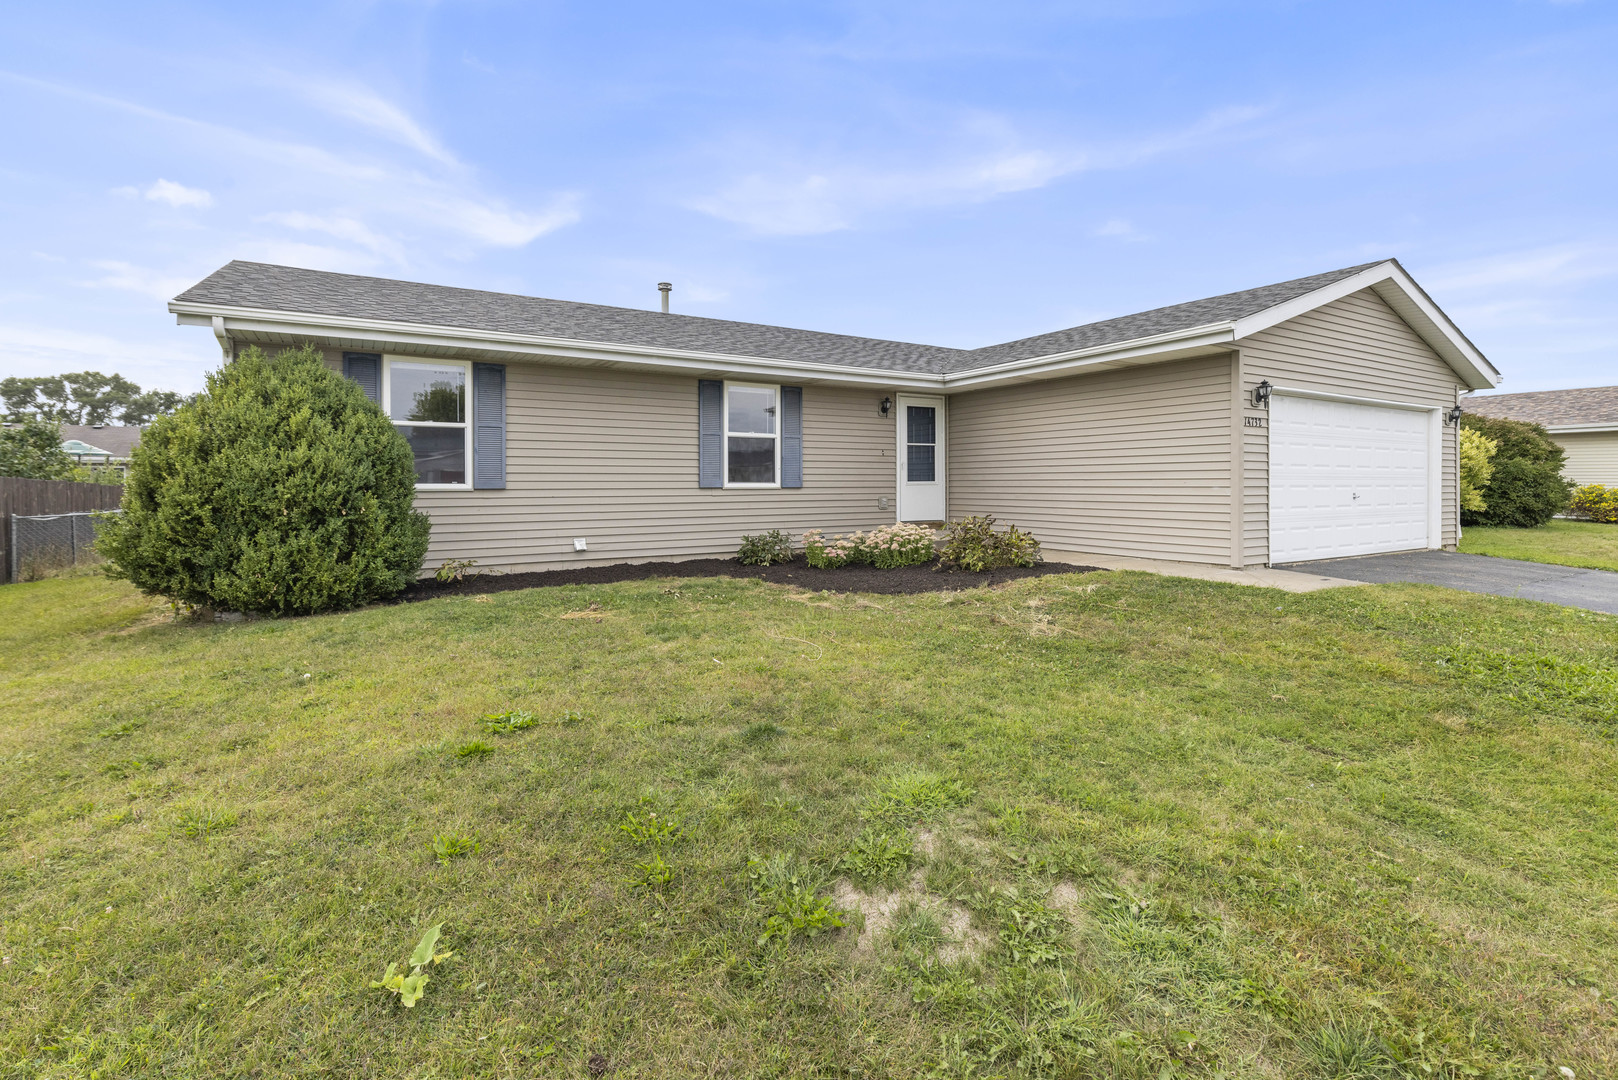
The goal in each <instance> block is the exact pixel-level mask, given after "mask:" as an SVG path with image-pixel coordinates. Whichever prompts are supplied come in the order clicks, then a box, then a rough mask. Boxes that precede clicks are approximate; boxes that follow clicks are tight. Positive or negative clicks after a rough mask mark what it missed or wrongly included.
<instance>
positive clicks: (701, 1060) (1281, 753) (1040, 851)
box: [0, 573, 1618, 1080]
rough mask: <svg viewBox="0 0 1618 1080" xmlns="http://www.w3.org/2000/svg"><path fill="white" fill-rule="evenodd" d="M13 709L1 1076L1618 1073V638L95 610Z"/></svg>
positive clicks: (1, 686) (1, 886)
mask: <svg viewBox="0 0 1618 1080" xmlns="http://www.w3.org/2000/svg"><path fill="white" fill-rule="evenodd" d="M0 700H3V701H4V703H5V708H4V710H3V713H0V762H3V763H4V770H3V772H0V814H3V815H4V816H3V817H0V919H3V924H0V953H3V965H0V1017H3V1018H4V1019H3V1023H0V1075H5V1076H17V1077H24V1076H26V1077H122V1076H143V1077H144V1076H173V1077H237V1076H265V1077H267V1076H316V1075H319V1076H341V1077H429V1076H431V1077H446V1078H447V1077H474V1076H475V1077H533V1076H558V1077H574V1076H578V1077H583V1076H586V1075H596V1074H598V1073H600V1072H603V1071H604V1072H605V1075H607V1076H609V1077H613V1078H617V1077H673V1076H715V1077H719V1076H725V1077H744V1076H745V1077H753V1076H811V1077H834V1076H836V1077H856V1076H857V1077H911V1076H924V1075H941V1076H961V1077H968V1076H970V1077H992V1076H1004V1077H1014V1076H1097V1077H1125V1078H1163V1077H1209V1078H1212V1077H1219V1076H1228V1077H1288V1078H1291V1077H1334V1076H1349V1075H1353V1076H1365V1077H1383V1076H1389V1077H1392V1076H1401V1075H1403V1076H1412V1077H1459V1076H1495V1077H1507V1076H1510V1077H1530V1076H1532V1077H1556V1076H1558V1075H1559V1074H1557V1072H1556V1070H1557V1069H1558V1068H1559V1067H1567V1068H1570V1069H1572V1070H1574V1071H1575V1073H1576V1074H1577V1076H1578V1077H1580V1078H1581V1080H1585V1078H1594V1077H1601V1076H1613V1075H1618V1016H1615V1012H1614V1007H1613V995H1614V994H1618V791H1615V781H1614V776H1615V775H1618V752H1615V746H1614V735H1615V732H1618V619H1615V618H1613V617H1611V616H1605V615H1599V614H1595V613H1591V612H1584V611H1577V610H1573V609H1565V608H1555V607H1550V606H1544V605H1538V604H1534V603H1531V602H1527V601H1517V600H1508V599H1502V598H1497V597H1491V596H1476V595H1472V594H1468V593H1459V592H1452V591H1449V590H1443V589H1437V588H1430V587H1422V586H1366V587H1360V588H1353V589H1339V590H1328V591H1324V592H1317V593H1312V594H1308V595H1303V596H1294V595H1287V594H1283V593H1279V592H1275V591H1271V590H1260V589H1251V588H1242V587H1238V586H1227V585H1219V584H1213V583H1207V582H1197V581H1188V580H1181V579H1173V578H1159V577H1151V576H1146V575H1132V574H1121V573H1114V574H1090V575H1061V576H1052V577H1045V578H1038V579H1030V580H1026V581H1021V582H1018V583H1015V584H1013V585H1010V586H1007V587H1003V588H999V589H995V590H978V591H974V592H970V593H965V594H958V595H950V594H930V595H920V596H903V597H891V596H884V597H862V596H857V595H851V596H837V595H821V594H807V593H801V592H794V591H790V590H788V589H786V588H783V587H780V586H774V585H768V584H765V583H761V582H757V581H744V580H732V579H686V580H678V581H674V580H662V581H643V582H630V583H624V584H619V585H610V586H579V587H566V588H555V589H543V590H531V591H525V592H510V593H501V594H496V595H493V596H478V597H471V598H466V599H445V600H435V601H430V602H425V603H419V604H411V605H401V606H393V607H376V608H370V609H366V610H361V611H355V612H351V613H348V614H341V615H333V616H328V617H322V618H310V619H296V620H284V621H267V622H256V623H241V624H206V625H194V624H186V623H175V622H173V621H172V620H171V619H170V618H169V617H168V615H167V614H166V611H165V609H163V608H161V607H160V606H154V605H153V604H152V603H150V602H149V601H146V600H144V599H142V598H140V597H138V596H136V595H135V594H133V593H132V592H130V591H129V590H128V589H127V588H126V587H124V586H122V585H120V584H115V583H111V582H107V581H104V580H101V579H98V578H75V579H63V580H55V581H45V582H39V583H33V584H26V585H15V586H7V587H5V588H4V589H0ZM490 714H496V715H499V714H514V715H504V716H503V718H501V719H496V720H490V721H486V720H485V719H484V718H485V717H486V716H488V715H490ZM524 714H530V715H531V718H532V720H533V721H534V722H533V723H530V722H529V716H525V715H524ZM474 744H480V745H481V747H483V748H482V749H478V750H476V751H475V752H473V751H470V750H468V749H467V748H468V747H471V746H473V745H474ZM839 923H842V924H843V925H841V926H839V925H838V924H839ZM438 924H442V937H441V939H440V940H439V942H438V950H439V951H440V952H442V951H444V950H450V951H453V953H454V955H453V956H452V957H450V958H449V959H447V960H445V961H443V962H442V963H441V964H439V965H437V966H430V965H429V966H430V970H429V971H428V972H427V973H428V975H429V978H430V981H429V983H428V985H427V986H426V987H425V992H424V994H423V996H422V998H421V1000H420V1001H419V1003H417V1004H415V1006H414V1007H413V1008H410V1009H405V1008H403V1007H402V1004H401V995H399V994H396V993H393V992H390V991H388V990H385V989H373V988H372V987H371V986H370V983H371V982H373V981H380V980H382V978H383V975H384V970H385V969H386V968H387V966H388V965H389V964H390V963H395V962H402V961H403V960H404V958H405V957H406V956H407V955H409V954H410V952H411V950H412V948H413V947H414V946H415V945H416V943H417V941H418V939H420V938H421V937H422V935H423V933H424V931H426V930H427V929H428V928H429V927H432V926H435V925H438ZM400 970H401V973H403V974H408V973H409V972H410V970H411V969H410V968H409V966H408V965H406V966H404V967H402V968H401V969H400Z"/></svg>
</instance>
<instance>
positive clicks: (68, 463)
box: [0, 416, 73, 480]
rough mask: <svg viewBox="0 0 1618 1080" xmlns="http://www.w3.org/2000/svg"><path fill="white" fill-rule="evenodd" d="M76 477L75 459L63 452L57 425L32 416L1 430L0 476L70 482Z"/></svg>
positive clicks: (59, 426) (59, 430)
mask: <svg viewBox="0 0 1618 1080" xmlns="http://www.w3.org/2000/svg"><path fill="white" fill-rule="evenodd" d="M72 474H73V459H72V458H70V457H68V456H67V452H66V451H64V450H63V449H62V429H61V425H59V424H57V422H56V421H54V420H40V419H37V418H36V417H32V416H29V417H24V418H23V419H22V420H20V421H18V422H17V423H14V424H9V425H7V426H6V427H3V428H0V476H26V477H30V478H32V479H34V480H66V479H68V478H69V477H70V476H72Z"/></svg>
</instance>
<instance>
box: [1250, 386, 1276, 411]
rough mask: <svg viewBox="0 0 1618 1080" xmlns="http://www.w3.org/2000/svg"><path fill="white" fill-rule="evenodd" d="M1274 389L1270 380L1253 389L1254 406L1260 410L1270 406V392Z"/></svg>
mask: <svg viewBox="0 0 1618 1080" xmlns="http://www.w3.org/2000/svg"><path fill="white" fill-rule="evenodd" d="M1273 389H1274V387H1272V386H1271V385H1270V380H1268V379H1265V380H1264V381H1263V382H1261V383H1259V384H1258V385H1257V386H1255V387H1253V404H1254V405H1255V406H1258V407H1260V408H1262V407H1265V406H1268V405H1269V403H1270V391H1271V390H1273Z"/></svg>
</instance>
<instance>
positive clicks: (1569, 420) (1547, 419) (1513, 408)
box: [1466, 386, 1618, 425]
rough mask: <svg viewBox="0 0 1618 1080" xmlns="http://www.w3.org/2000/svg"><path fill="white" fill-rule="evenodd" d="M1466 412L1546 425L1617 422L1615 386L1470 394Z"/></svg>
mask: <svg viewBox="0 0 1618 1080" xmlns="http://www.w3.org/2000/svg"><path fill="white" fill-rule="evenodd" d="M1466 411H1467V412H1474V413H1480V414H1482V415H1483V416H1499V417H1504V418H1506V419H1507V420H1531V421H1533V422H1534V423H1536V424H1546V425H1561V424H1614V425H1618V386H1582V387H1579V388H1578V389H1577V390H1537V391H1534V392H1532V393H1526V394H1490V395H1488V396H1487V397H1471V398H1467V399H1466Z"/></svg>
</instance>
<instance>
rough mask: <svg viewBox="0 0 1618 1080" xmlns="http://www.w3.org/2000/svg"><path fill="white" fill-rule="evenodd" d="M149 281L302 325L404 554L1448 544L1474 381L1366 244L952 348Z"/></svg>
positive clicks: (642, 314)
mask: <svg viewBox="0 0 1618 1080" xmlns="http://www.w3.org/2000/svg"><path fill="white" fill-rule="evenodd" d="M169 310H170V311H172V312H174V313H175V314H176V315H177V316H178V319H179V322H180V323H181V324H182V325H191V326H207V327H211V328H212V330H213V332H214V335H215V336H216V337H217V338H218V340H219V343H220V346H221V348H222V349H223V350H224V352H225V355H226V356H227V357H230V356H233V355H235V353H236V352H237V351H238V350H239V349H241V348H243V347H245V346H247V345H250V344H256V345H261V346H267V347H283V346H291V345H297V344H301V343H303V342H313V343H314V344H315V345H316V346H318V347H319V348H320V349H321V351H322V352H323V353H324V355H325V358H326V362H327V363H328V364H329V365H330V366H331V367H332V369H333V370H336V371H340V372H343V373H345V374H346V375H348V376H349V377H350V378H353V379H355V380H356V381H358V382H359V383H360V385H361V386H363V387H364V389H365V392H366V394H367V395H369V396H370V397H371V399H372V400H373V401H376V402H378V403H379V404H380V405H381V407H382V409H383V410H384V411H385V412H387V413H388V415H390V416H391V417H392V418H393V420H394V422H395V423H396V424H397V425H398V426H399V429H400V431H401V432H402V433H403V434H404V436H405V438H406V439H407V440H408V441H409V442H410V444H411V445H412V446H413V447H414V448H415V452H416V469H417V476H418V478H419V480H420V484H419V488H418V490H419V495H418V498H417V505H418V506H420V507H421V508H422V509H424V510H425V511H426V512H427V513H428V514H429V515H430V516H431V518H432V521H433V532H432V547H431V549H430V551H429V556H428V557H429V560H430V561H433V560H441V559H446V558H470V559H477V560H478V562H479V565H480V566H482V567H484V568H488V569H500V570H537V569H547V568H553V567H559V566H569V565H580V564H584V563H588V562H614V561H624V560H648V559H668V558H685V557H697V556H712V555H720V554H731V553H733V552H734V551H735V549H736V547H737V545H738V544H739V543H740V541H741V537H742V535H743V534H744V533H757V532H762V531H764V530H767V529H773V528H780V529H785V530H789V531H791V532H794V533H797V532H801V531H803V530H805V529H810V528H820V529H827V530H830V531H834V532H835V531H843V530H852V529H869V528H872V527H875V526H878V525H883V524H887V523H891V522H893V521H895V520H901V521H942V520H951V519H959V518H962V517H965V516H968V515H972V514H994V515H995V516H996V517H998V518H999V519H1000V520H1001V522H1002V523H1011V522H1015V523H1016V524H1017V525H1019V526H1021V527H1023V528H1025V529H1029V530H1031V531H1032V532H1033V533H1034V535H1035V536H1037V537H1038V538H1039V539H1040V540H1041V541H1043V542H1044V545H1045V548H1046V551H1047V554H1048V555H1049V556H1054V557H1063V556H1066V555H1070V554H1071V555H1082V554H1084V553H1105V554H1113V555H1135V556H1143V557H1149V558H1159V559H1175V560H1183V561H1187V562H1198V563H1212V564H1220V565H1229V566H1247V565H1255V564H1263V563H1281V562H1288V561H1297V560H1303V559H1311V558H1324V557H1332V556H1343V555H1357V554H1367V553H1371V552H1379V551H1398V550H1410V549H1424V548H1439V547H1452V546H1453V545H1454V544H1455V542H1456V538H1457V535H1458V526H1459V508H1458V505H1457V495H1456V471H1455V470H1456V431H1457V429H1456V427H1455V426H1454V423H1453V421H1452V419H1451V413H1452V410H1455V407H1456V404H1457V402H1458V401H1459V400H1460V395H1461V393H1462V392H1463V391H1466V390H1475V389H1484V388H1489V387H1493V386H1495V385H1496V384H1497V383H1498V382H1499V374H1498V372H1496V371H1495V369H1494V368H1493V367H1492V366H1491V365H1490V364H1489V362H1488V361H1487V360H1486V359H1485V358H1484V357H1483V356H1482V355H1481V354H1480V353H1479V352H1478V350H1477V349H1476V348H1475V347H1474V346H1473V345H1472V344H1471V342H1469V341H1468V340H1467V339H1466V337H1465V336H1464V335H1463V334H1462V333H1461V332H1460V331H1459V330H1458V329H1457V328H1456V327H1455V325H1454V324H1453V323H1451V322H1450V320H1449V319H1448V317H1446V316H1445V315H1444V313H1443V312H1442V311H1440V310H1439V309H1438V307H1437V306H1436V305H1435V304H1434V303H1433V302H1432V301H1431V300H1430V299H1429V298H1428V297H1427V295H1426V294H1425V293H1424V292H1423V291H1422V290H1421V288H1420V287H1419V286H1417V285H1416V283H1415V282H1414V281H1412V280H1411V278H1410V277H1409V276H1408V275H1407V274H1406V273H1405V271H1404V269H1403V268H1402V267H1400V266H1399V264H1398V263H1397V262H1394V261H1391V260H1390V261H1386V262H1378V263H1368V264H1365V265H1363V266H1353V267H1348V268H1347V269H1343V270H1336V271H1333V272H1331V273H1327V274H1319V275H1316V276H1314V277H1307V278H1300V279H1298V280H1296V281H1288V282H1284V283H1282V284H1279V285H1271V286H1267V287H1265V288H1261V289H1251V290H1248V291H1246V292H1238V293H1231V294H1229V295H1226V296H1218V297H1214V298H1212V299H1208V300H1199V301H1196V302H1194V303H1189V304H1178V305H1175V306H1173V307H1166V308H1159V309H1156V310H1154V311H1148V312H1144V313H1142V314H1139V315H1130V316H1126V317H1124V318H1118V319H1108V320H1105V321H1103V322H1097V323H1091V324H1089V325H1086V326H1080V327H1075V328H1072V329H1068V330H1060V331H1057V332H1056V333H1052V334H1044V335H1040V336H1038V337H1031V338H1026V339H1023V340H1021V341H1014V342H1009V343H1007V344H1003V345H993V346H989V347H987V348H983V349H950V348H942V347H938V346H931V345H915V344H908V343H904V342H896V341H880V340H874V339H870V338H860V337H849V336H845V335H840V334H828V333H819V332H815V331H808V330H790V329H786V328H783V327H778V326H762V325H756V324H750V323H738V322H727V321H723V320H719V319H705V318H695V317H691V316H684V315H671V314H666V313H660V312H657V311H640V310H632V309H626V308H614V307H603V306H599V305H595V304H581V303H571V302H567V301H560V300H544V299H538V298H534V297H526V296H511V295H506V294H502V293H492V292H480V291H475V290H471V289H456V288H446V287H442V286H436V285H421V284H414V283H411V282H404V281H392V280H385V279H381V278H368V277H357V276H352V275H348V274H331V273H323V272H317V271H312V270H299V269H294V268H291V267H285V266H272V265H267V264H263V263H248V262H232V263H230V264H228V265H226V266H224V267H223V268H221V269H220V270H218V271H217V272H215V273H214V274H212V275H210V276H209V277H208V278H206V279H205V280H203V281H202V282H200V283H198V284H197V285H195V286H193V287H192V288H190V289H188V290H186V291H185V292H184V293H182V294H181V295H180V296H178V297H176V298H175V299H174V300H173V301H172V302H170V304H169Z"/></svg>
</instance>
